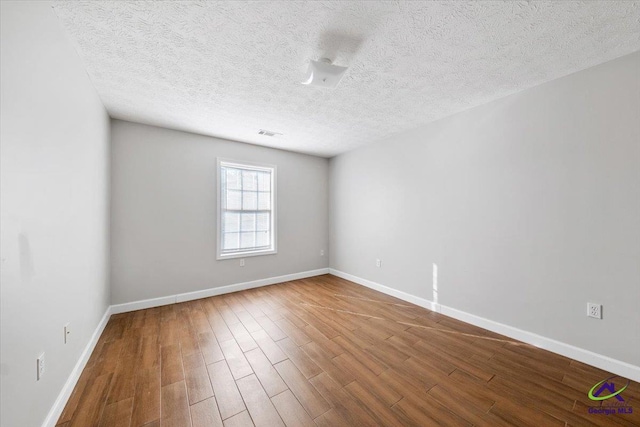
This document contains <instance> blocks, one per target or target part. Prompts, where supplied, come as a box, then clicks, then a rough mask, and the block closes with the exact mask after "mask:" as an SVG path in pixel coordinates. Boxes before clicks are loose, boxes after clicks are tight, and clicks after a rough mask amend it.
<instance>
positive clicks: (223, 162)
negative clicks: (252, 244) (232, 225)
mask: <svg viewBox="0 0 640 427" xmlns="http://www.w3.org/2000/svg"><path fill="white" fill-rule="evenodd" d="M217 160H218V162H217V163H218V167H217V173H216V180H217V190H218V191H217V194H218V197H217V198H218V205H217V207H216V210H217V216H218V221H217V222H218V230H217V259H218V260H224V259H234V258H246V257H250V256H260V255H273V254H277V253H278V230H277V224H278V221H277V211H278V209H277V197H276V183H277V179H276V173H277V169H276V166H275V165H267V164H264V163H253V162H245V161H237V160H232V159H225V158H220V157H219V158H218V159H217ZM223 166H228V167H233V168H239V169H247V170H258V171H259V170H262V171H269V172H271V225H270V226H271V241H272V242H271V243H272V244H271V247H269V248H268V249H261V250H244V251H238V252H232V253H224V252H223V251H222V220H223V216H224V215H223V213H224V212H223V203H222V167H223Z"/></svg>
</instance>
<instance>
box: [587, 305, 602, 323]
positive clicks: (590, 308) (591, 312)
mask: <svg viewBox="0 0 640 427" xmlns="http://www.w3.org/2000/svg"><path fill="white" fill-rule="evenodd" d="M587 316H589V317H593V318H595V319H602V305H601V304H594V303H592V302H588V303H587Z"/></svg>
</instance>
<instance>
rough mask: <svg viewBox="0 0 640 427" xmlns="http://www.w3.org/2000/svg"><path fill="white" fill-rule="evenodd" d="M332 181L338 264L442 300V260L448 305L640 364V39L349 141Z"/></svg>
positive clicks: (333, 236)
mask: <svg viewBox="0 0 640 427" xmlns="http://www.w3.org/2000/svg"><path fill="white" fill-rule="evenodd" d="M330 194H331V196H330V197H331V199H330V218H331V231H330V241H331V267H332V268H335V269H337V270H340V271H343V272H346V273H350V274H353V275H355V276H358V277H361V278H364V279H368V280H371V281H374V282H377V283H380V284H383V285H386V286H389V287H391V288H394V289H397V290H401V291H404V292H407V293H410V294H412V295H415V296H418V297H422V298H426V299H429V300H431V299H432V270H431V268H432V267H431V266H432V263H437V264H438V267H439V283H438V285H439V302H440V303H441V304H443V305H446V306H449V307H453V308H456V309H459V310H463V311H465V312H468V313H471V314H475V315H478V316H481V317H484V318H487V319H491V320H494V321H497V322H500V323H504V324H507V325H511V326H514V327H517V328H520V329H523V330H525V331H530V332H534V333H537V334H539V335H542V336H545V337H549V338H553V339H555V340H559V341H562V342H564V343H568V344H571V345H574V346H577V347H580V348H583V349H587V350H591V351H593V352H596V353H599V354H602V355H606V356H609V357H612V358H615V359H618V360H621V361H624V362H628V363H631V364H635V365H640V328H638V325H640V306H639V304H640V54H639V53H636V54H632V55H629V56H626V57H623V58H620V59H617V60H615V61H612V62H609V63H605V64H603V65H600V66H597V67H594V68H591V69H588V70H585V71H582V72H579V73H576V74H573V75H570V76H568V77H565V78H562V79H559V80H556V81H553V82H550V83H547V84H544V85H541V86H538V87H535V88H533V89H530V90H528V91H525V92H522V93H519V94H516V95H513V96H510V97H508V98H504V99H501V100H498V101H496V102H492V103H490V104H487V105H484V106H480V107H477V108H474V109H471V110H467V111H466V112H463V113H460V114H457V115H455V116H452V117H449V118H446V119H443V120H440V121H438V122H435V123H432V124H429V125H426V126H424V127H422V128H420V129H417V130H415V131H412V132H407V133H403V134H400V135H397V136H394V137H391V138H388V139H387V140H385V141H383V142H381V143H378V144H374V145H371V146H368V147H365V148H362V149H358V150H356V151H353V152H350V153H347V154H345V155H341V156H338V157H336V158H334V159H332V160H331V184H330ZM375 258H381V259H382V267H381V268H376V266H375ZM588 301H590V302H597V303H601V304H604V319H603V320H595V319H591V318H587V317H586V304H587V302H588Z"/></svg>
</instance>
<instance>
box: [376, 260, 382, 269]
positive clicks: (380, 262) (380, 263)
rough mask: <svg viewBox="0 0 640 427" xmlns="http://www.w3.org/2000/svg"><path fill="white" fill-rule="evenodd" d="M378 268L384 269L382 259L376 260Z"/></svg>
mask: <svg viewBox="0 0 640 427" xmlns="http://www.w3.org/2000/svg"><path fill="white" fill-rule="evenodd" d="M376 267H382V260H381V259H380V258H376Z"/></svg>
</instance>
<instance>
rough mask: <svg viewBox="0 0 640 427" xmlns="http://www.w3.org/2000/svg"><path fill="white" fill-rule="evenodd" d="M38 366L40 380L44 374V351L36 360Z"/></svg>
mask: <svg viewBox="0 0 640 427" xmlns="http://www.w3.org/2000/svg"><path fill="white" fill-rule="evenodd" d="M36 367H37V373H36V379H37V381H40V380H41V379H42V377H43V376H44V353H42V354H41V355H40V356H39V357H38V359H37V360H36Z"/></svg>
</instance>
